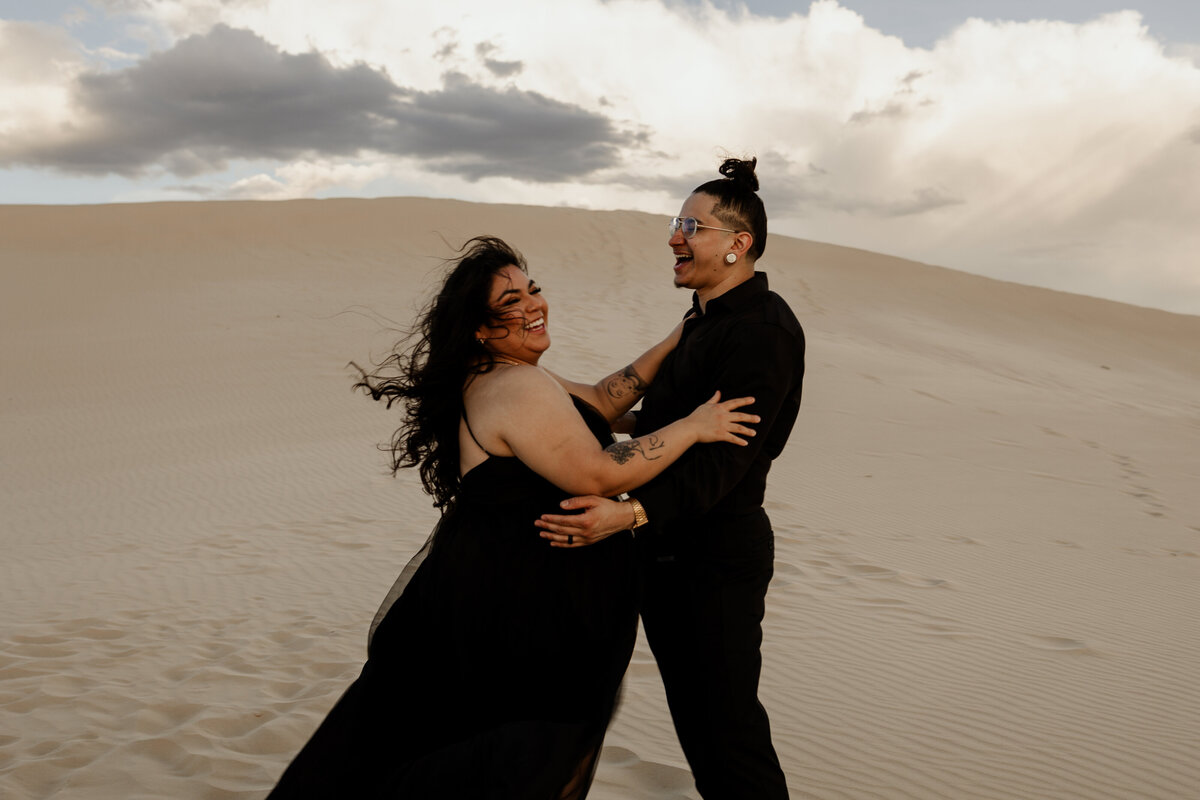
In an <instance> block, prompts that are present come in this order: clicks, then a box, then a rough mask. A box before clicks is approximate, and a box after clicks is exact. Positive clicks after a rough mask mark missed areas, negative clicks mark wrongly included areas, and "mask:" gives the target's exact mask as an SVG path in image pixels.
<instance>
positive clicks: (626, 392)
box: [604, 364, 649, 400]
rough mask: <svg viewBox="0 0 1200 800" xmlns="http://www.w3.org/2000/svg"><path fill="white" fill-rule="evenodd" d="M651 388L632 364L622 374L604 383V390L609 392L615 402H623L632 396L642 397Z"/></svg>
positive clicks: (611, 377) (618, 373)
mask: <svg viewBox="0 0 1200 800" xmlns="http://www.w3.org/2000/svg"><path fill="white" fill-rule="evenodd" d="M647 386H649V384H648V383H646V382H645V381H644V380H642V376H641V375H638V374H637V370H636V369H634V368H633V364H630V365H629V366H628V367H626V368H625V369H623V370H621V371H620V372H617V373H614V374H613V375H610V376H609V378H608V380H606V381H605V382H604V390H605V391H606V392H608V396H609V397H611V398H612V399H614V400H623V399H626V398H628V397H629V396H630V395H633V396H634V397H640V396H641V395H642V393H643V392H645V391H646V387H647Z"/></svg>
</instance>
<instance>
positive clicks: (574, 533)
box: [533, 495, 634, 547]
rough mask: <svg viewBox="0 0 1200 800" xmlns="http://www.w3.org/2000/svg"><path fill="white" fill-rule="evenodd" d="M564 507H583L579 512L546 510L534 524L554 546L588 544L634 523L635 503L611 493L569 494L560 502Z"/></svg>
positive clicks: (626, 528) (625, 528)
mask: <svg viewBox="0 0 1200 800" xmlns="http://www.w3.org/2000/svg"><path fill="white" fill-rule="evenodd" d="M559 505H560V506H561V507H562V509H563V510H564V511H575V510H578V509H583V511H582V512H581V513H579V514H543V515H542V516H541V519H538V520H535V521H534V523H533V524H534V525H536V526H537V527H539V528H541V536H542V538H543V539H549V540H550V546H551V547H585V546H587V545H589V544H595V543H596V542H598V541H600V540H601V539H606V538H608V537H609V536H612V535H613V534H614V533H616V532H618V531H627V530H629V529H630V528H632V527H633V523H634V517H633V507H632V506H631V505H629V503H623V502H618V501H616V500H609V499H608V498H607V497H597V496H595V495H587V496H584V497H568V498H567V499H566V500H563V501H562V503H560V504H559Z"/></svg>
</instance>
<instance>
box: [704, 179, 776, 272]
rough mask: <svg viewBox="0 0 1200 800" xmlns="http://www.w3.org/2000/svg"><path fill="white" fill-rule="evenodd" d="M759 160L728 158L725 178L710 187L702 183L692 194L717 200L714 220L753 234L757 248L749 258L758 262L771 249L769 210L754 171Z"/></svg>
mask: <svg viewBox="0 0 1200 800" xmlns="http://www.w3.org/2000/svg"><path fill="white" fill-rule="evenodd" d="M756 166H758V159H757V158H752V159H750V160H749V161H742V160H741V159H740V158H727V159H725V161H724V162H723V163H722V164H721V166H720V167H719V168H718V171H719V172H720V173H721V174H722V175H724V176H725V177H724V178H717V179H715V180H711V181H709V182H708V183H702V184H700V185H699V186H697V187H696V188H695V189H693V190H692V194H696V193H697V192H703V193H704V194H708V195H712V196H713V197H715V198H717V204H716V205H715V206H714V207H713V211H712V213H713V216H715V217H716V218H717V219H719V220H721V221H722V222H724V223H725V224H726V225H728V226H729V227H731V228H736V229H737V230H739V231H750V234H751V235H752V236H753V237H754V244H752V245H751V246H750V252H749V255H750V257H751V258H752V259H754V260H755V261H757V260H758V259H759V258H761V257H762V254H763V251H764V250H766V249H767V210H766V208H764V207H763V202H762V199H761V198H760V197H759V196H758V195H757V194H756V192H758V176H757V175H755V174H754V168H755V167H756Z"/></svg>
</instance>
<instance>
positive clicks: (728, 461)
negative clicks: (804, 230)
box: [630, 272, 804, 531]
mask: <svg viewBox="0 0 1200 800" xmlns="http://www.w3.org/2000/svg"><path fill="white" fill-rule="evenodd" d="M692 307H693V310H694V311H695V312H696V314H697V316H695V317H693V318H692V319H690V320H688V321H687V323H685V325H684V328H683V336H682V338H681V340H680V342H679V346H678V347H676V348H675V350H674V351H673V352H672V353H671V354H670V355H668V356H667V358H666V359H665V360H664V361H663V364H662V366H661V367H660V368H659V371H658V374H657V375H656V376H655V378H654V382H653V383H652V384H651V385H650V388H649V389H648V390H647V391H646V394H645V396H644V397H643V399H642V408H641V411H639V412H638V413H637V424H636V429H635V435H637V436H643V435H645V434H647V433H650V432H652V431H655V430H658V429H659V428H661V427H663V426H664V425H667V424H669V423H671V422H673V421H675V420H677V419H679V418H681V417H685V416H687V415H688V414H690V413H691V412H692V411H693V410H694V409H695V408H696V406H698V405H700V404H701V403H703V402H705V401H707V400H708V399H709V398H710V397H712V394H713V392H715V391H717V390H718V389H720V391H721V399H722V400H730V399H732V398H735V397H746V396H752V397H754V404H753V405H751V406H747V407H745V408H743V409H742V410H743V411H747V412H750V413H753V414H758V415H759V416H760V417H761V418H762V421H761V422H759V423H758V424H757V425H754V426H753V427H754V429H755V431H756V432H757V435H756V436H753V437H750V438H748V440H747V441H748V442H749V444H748V445H747V446H745V447H742V446H739V445H735V444H729V443H726V442H719V443H715V444H702V445H697V446H695V447H692V448H691V449H689V450H688V451H687V452H686V453H684V455H683V456H682V457H681V458H680V459H679V460H678V461H676V462H675V464H673V465H672V466H671V467H669V468H668V469H667V470H666V471H665V472H664V473H663V474H662V475H660V476H658V477H657V478H655V479H654V480H652V481H651V482H650V483H648V484H646V485H645V486H643V487H641V488H639V489H635V490H634V491H632V492H631V493H630V494H631V495H632V496H633V497H636V498H637V499H638V500H639V501H640V502H641V503H642V505H643V506H644V507H645V509H646V514H647V516H648V517H649V519H650V523H651V527H650V529H649V530H650V531H656V530H659V529H660V526H661V527H662V528H665V529H666V530H670V529H671V528H673V527H676V526H675V524H674V523H683V522H685V521H687V520H689V519H690V520H692V521H693V522H694V521H695V519H696V518H697V517H701V516H705V517H707V518H709V519H711V518H713V517H714V516H726V515H730V516H740V515H744V514H749V513H752V512H754V511H756V510H758V509H760V508H761V507H762V502H763V495H764V494H765V491H766V484H767V471H768V470H769V469H770V468H771V461H772V460H773V459H774V458H776V457H777V456H778V455H779V454H780V453H781V452H783V446H784V445H785V444H786V443H787V439H788V435H789V434H790V433H791V432H792V425H793V424H794V423H795V421H796V414H797V412H798V411H799V410H800V389H801V384H802V382H803V379H804V331H803V329H802V328H801V327H800V323H799V321H798V320H797V319H796V316H795V314H793V313H792V310H791V309H790V308H788V305H787V303H786V302H784V300H783V298H781V297H780V296H779V295H777V294H775V293H774V292H772V291H771V290H770V289H769V288H768V286H767V276H766V274H765V273H762V272H755V273H754V277H753V278H751V279H750V280H748V281H745V282H744V283H741V284H738V285H737V286H735V287H734V288H732V289H730V290H729V291H727V292H725V293H724V294H722V295H721V296H719V297H714V298H713V299H712V300H710V301H708V304H707V306H706V310H705V312H704V313H703V314H700V313H699V312H700V306H699V303H698V301H697V299H696V297H695V295H694V294H693V296H692Z"/></svg>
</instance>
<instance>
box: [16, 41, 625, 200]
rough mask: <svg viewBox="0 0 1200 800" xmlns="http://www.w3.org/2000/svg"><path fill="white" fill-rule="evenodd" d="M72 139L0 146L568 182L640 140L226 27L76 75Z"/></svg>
mask: <svg viewBox="0 0 1200 800" xmlns="http://www.w3.org/2000/svg"><path fill="white" fill-rule="evenodd" d="M74 101H75V103H76V107H77V111H78V116H77V118H76V121H75V124H74V125H73V126H72V127H71V128H70V129H68V130H67V131H66V132H65V133H62V134H60V135H57V136H55V135H49V136H47V135H46V133H47V132H45V131H39V132H38V133H39V134H40V135H38V136H36V137H33V136H29V137H26V138H25V141H24V143H23V146H17V147H14V146H12V145H9V146H8V147H7V148H4V149H2V150H0V158H2V159H3V160H4V161H7V162H8V163H10V164H12V163H16V164H25V165H37V166H44V167H53V168H56V169H61V170H65V171H71V172H77V173H86V174H95V175H101V174H106V173H116V174H123V175H138V174H140V173H143V172H145V171H147V170H149V169H151V168H152V167H156V168H161V169H165V170H167V171H168V172H171V173H174V174H176V175H179V176H182V177H192V176H196V175H199V174H202V173H206V172H215V171H220V170H222V169H225V168H226V167H227V165H228V163H229V161H230V160H231V159H277V160H283V161H290V160H295V159H297V158H303V157H309V156H313V155H320V156H356V155H359V154H362V153H364V152H368V151H371V152H375V153H381V154H389V155H393V156H402V157H414V158H422V159H427V162H426V163H427V167H428V168H429V169H431V170H433V171H436V172H443V173H449V174H458V175H463V176H465V177H467V178H468V179H472V180H476V179H479V178H482V177H486V176H510V177H518V178H522V179H525V180H531V181H550V180H566V179H570V178H572V177H577V176H581V175H586V174H588V173H589V172H592V171H594V170H597V169H601V168H603V167H606V166H610V165H612V164H614V163H616V161H617V160H618V154H619V151H618V148H619V147H620V146H629V145H631V144H633V137H632V136H630V135H629V134H626V133H622V132H621V131H618V130H617V129H616V127H615V126H614V125H613V124H612V123H611V122H610V121H609V120H608V119H606V118H605V117H603V116H601V115H599V114H596V113H593V112H590V111H587V110H584V109H582V108H580V107H578V106H575V105H571V104H569V103H564V102H561V101H557V100H553V99H550V98H548V97H546V96H544V95H541V94H539V93H537V92H531V91H524V90H520V89H517V88H515V87H507V88H505V89H494V88H490V87H486V86H482V85H479V84H478V83H475V82H474V81H472V80H471V79H469V78H467V77H465V76H463V75H459V74H454V73H451V74H448V75H446V76H445V77H444V82H443V86H442V88H441V89H439V90H434V91H418V90H415V89H412V88H407V87H403V86H399V85H397V84H396V83H394V82H393V81H392V79H391V78H390V77H389V76H388V74H387V73H386V72H385V71H383V70H380V69H376V68H372V67H369V66H367V65H365V64H362V63H359V64H355V65H352V66H347V67H337V66H334V65H333V64H332V63H331V62H330V61H329V60H328V59H326V58H325V57H324V56H322V55H321V54H319V53H316V52H306V53H299V54H289V53H285V52H282V51H281V50H279V49H278V48H277V47H276V46H274V45H272V44H270V43H269V42H267V41H266V40H264V39H263V38H262V37H260V36H258V35H257V34H254V33H252V32H250V31H246V30H238V29H234V28H230V27H228V26H225V25H218V26H216V27H214V28H213V29H212V30H211V31H209V32H208V33H206V34H203V35H193V36H189V37H187V38H185V39H183V40H181V41H180V42H178V43H177V44H176V45H175V46H174V47H172V48H171V49H170V50H167V51H164V52H159V53H155V54H152V55H150V56H147V57H146V58H145V59H143V60H142V61H141V62H139V63H138V64H136V65H135V66H132V67H129V68H127V69H124V70H120V71H116V72H106V73H100V72H93V73H86V74H83V75H80V76H79V77H78V79H77V81H76V84H75V90H74Z"/></svg>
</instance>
